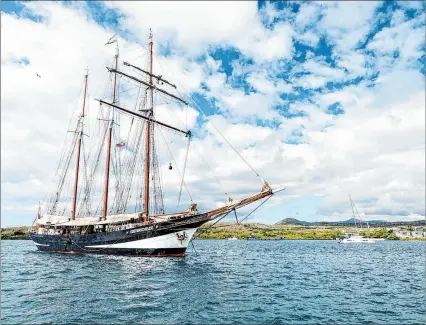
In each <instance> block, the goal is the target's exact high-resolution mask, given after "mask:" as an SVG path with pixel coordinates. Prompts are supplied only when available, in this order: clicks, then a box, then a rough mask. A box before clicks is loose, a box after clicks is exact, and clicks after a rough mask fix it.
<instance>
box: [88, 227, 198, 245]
mask: <svg viewBox="0 0 426 325" xmlns="http://www.w3.org/2000/svg"><path fill="white" fill-rule="evenodd" d="M196 231H197V228H192V229H188V230H183V231H177V232H173V233H170V234H167V235H162V236H157V237H152V238H147V239H139V240H135V241H130V242H126V243H119V244H107V245H95V246H85V247H87V248H103V247H105V248H142V249H143V248H150V249H161V248H182V247H184V248H187V247H188V244H189V242H190V240H191V238H192V236H194V233H195V232H196ZM184 233H185V239H183V240H179V239H178V236H177V235H179V236H182V235H183V234H184Z"/></svg>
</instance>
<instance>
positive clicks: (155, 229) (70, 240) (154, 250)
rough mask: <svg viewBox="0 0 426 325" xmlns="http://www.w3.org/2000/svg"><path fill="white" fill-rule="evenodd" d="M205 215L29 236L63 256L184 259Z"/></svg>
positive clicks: (40, 244) (40, 246)
mask: <svg viewBox="0 0 426 325" xmlns="http://www.w3.org/2000/svg"><path fill="white" fill-rule="evenodd" d="M208 220H209V219H208V217H207V215H206V214H201V215H196V216H191V217H186V218H181V219H179V220H176V221H167V222H161V223H156V224H146V225H142V226H140V227H136V228H132V229H126V230H117V231H111V232H96V233H92V234H71V235H59V234H57V235H48V234H37V233H30V234H29V235H30V238H31V239H32V240H33V241H34V243H35V244H36V246H37V248H38V250H40V251H43V252H54V253H63V254H107V255H127V256H184V255H185V252H186V249H187V247H188V245H189V243H190V241H191V240H192V237H193V235H194V233H195V232H196V230H197V229H198V228H199V227H200V226H201V225H202V224H204V223H206V222H207V221H208Z"/></svg>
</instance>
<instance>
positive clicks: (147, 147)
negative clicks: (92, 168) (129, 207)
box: [143, 30, 154, 217]
mask: <svg viewBox="0 0 426 325" xmlns="http://www.w3.org/2000/svg"><path fill="white" fill-rule="evenodd" d="M149 39H150V42H149V85H150V107H149V112H148V117H149V118H152V117H153V114H154V88H153V86H152V46H153V44H154V43H153V41H152V32H151V30H150V33H149ZM150 146H151V121H150V120H148V121H147V122H146V142H145V190H144V192H145V194H144V203H143V210H144V213H145V216H146V217H148V214H149V167H150Z"/></svg>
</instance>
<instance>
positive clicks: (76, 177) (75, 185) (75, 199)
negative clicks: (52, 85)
mask: <svg viewBox="0 0 426 325" xmlns="http://www.w3.org/2000/svg"><path fill="white" fill-rule="evenodd" d="M87 77H88V73H86V76H85V77H84V97H83V112H82V114H81V120H80V121H79V123H80V122H81V129H80V137H79V139H78V144H77V161H76V165H75V181H74V194H73V201H72V215H71V218H72V220H75V210H76V209H75V207H76V203H77V186H78V171H79V169H80V149H81V140H82V138H83V125H84V108H85V106H86V92H87Z"/></svg>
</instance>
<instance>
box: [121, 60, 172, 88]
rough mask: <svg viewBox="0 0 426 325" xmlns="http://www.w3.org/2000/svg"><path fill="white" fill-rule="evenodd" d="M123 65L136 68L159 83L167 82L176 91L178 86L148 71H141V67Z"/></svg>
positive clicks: (126, 63)
mask: <svg viewBox="0 0 426 325" xmlns="http://www.w3.org/2000/svg"><path fill="white" fill-rule="evenodd" d="M123 64H124V65H127V66H129V67H132V68H135V69H136V70H139V71H141V72H143V73H145V74H147V75H149V76H152V77H154V78H155V79H157V80H158V81H161V82H165V83H166V84H168V85H170V86H172V87H173V88H175V89H176V85H174V84H172V83H170V82H168V81H167V80H165V79H163V78H162V76H156V75H155V74H152V73H149V72H148V71H146V70H144V69H141V68H139V67H137V66H135V65H133V64H130V63H129V62H123Z"/></svg>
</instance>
